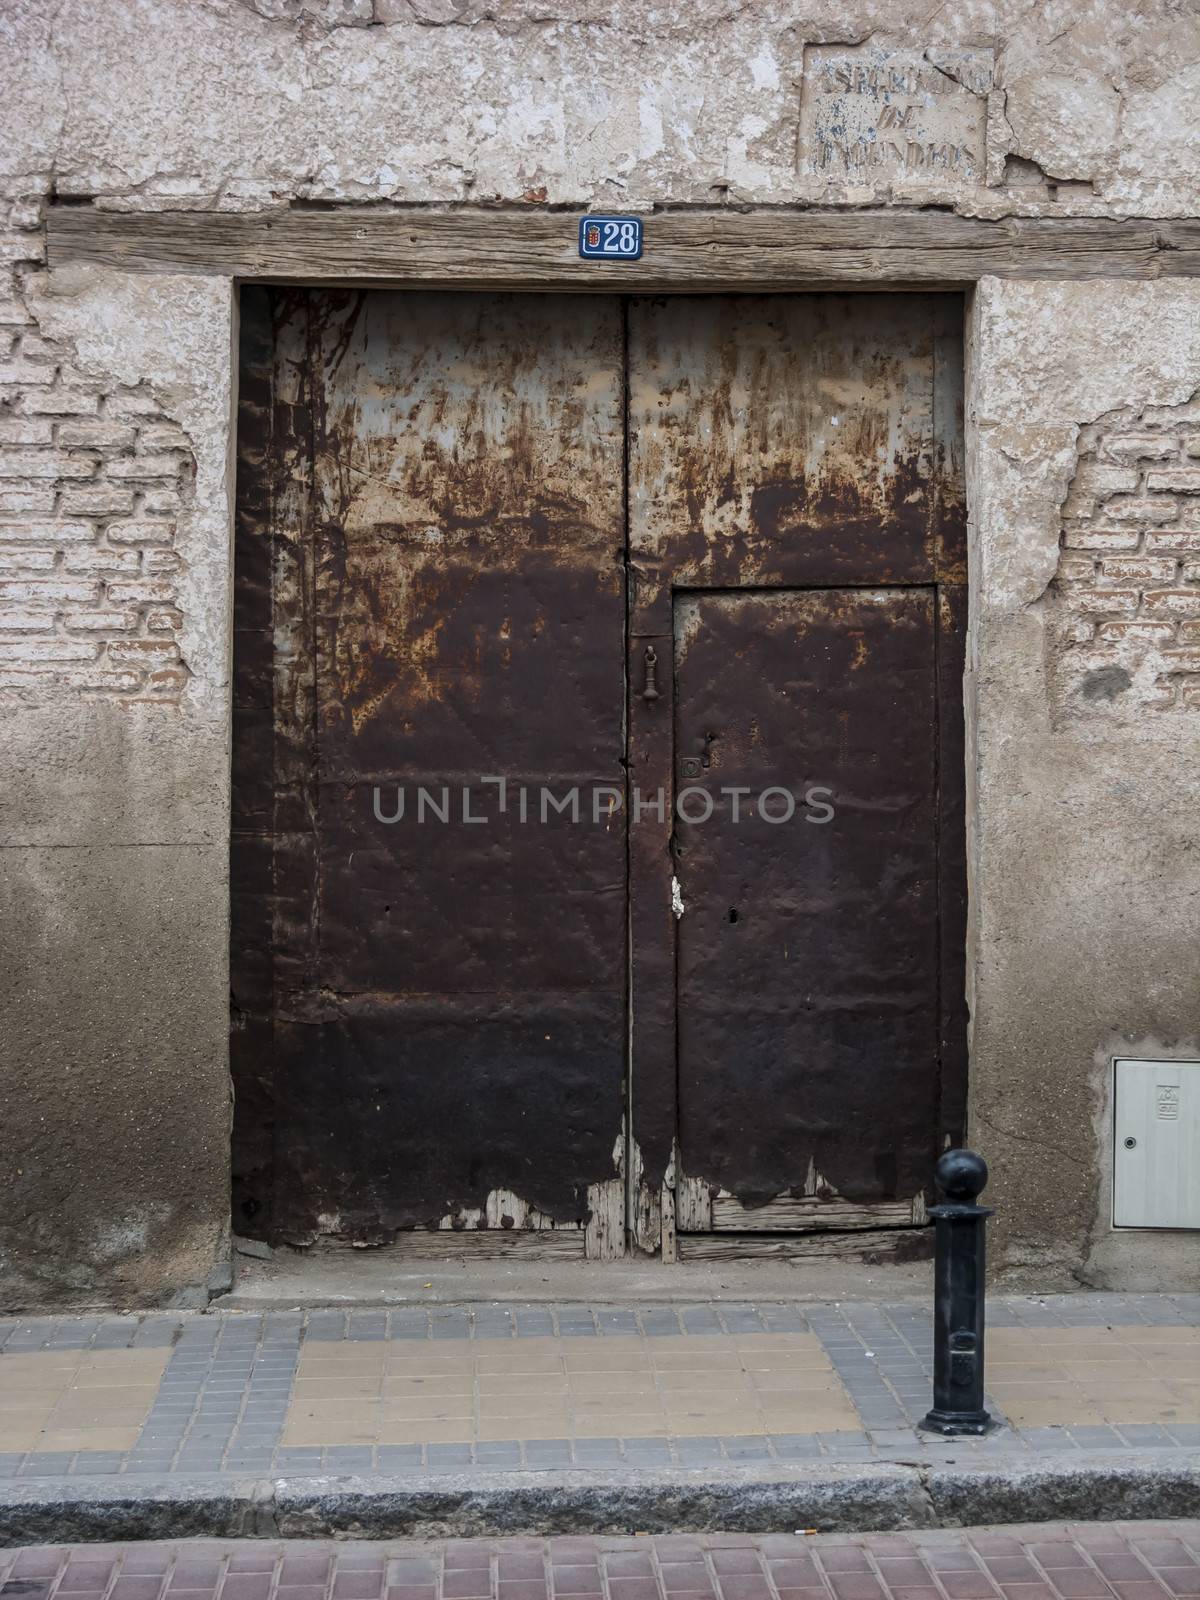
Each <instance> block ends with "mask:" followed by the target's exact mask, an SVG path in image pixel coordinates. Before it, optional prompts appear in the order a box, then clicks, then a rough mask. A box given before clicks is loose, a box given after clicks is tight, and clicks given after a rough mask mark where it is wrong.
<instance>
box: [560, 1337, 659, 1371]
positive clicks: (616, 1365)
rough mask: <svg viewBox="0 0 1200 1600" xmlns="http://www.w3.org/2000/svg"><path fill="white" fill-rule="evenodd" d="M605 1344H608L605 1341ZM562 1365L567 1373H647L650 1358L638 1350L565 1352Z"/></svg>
mask: <svg viewBox="0 0 1200 1600" xmlns="http://www.w3.org/2000/svg"><path fill="white" fill-rule="evenodd" d="M604 1342H605V1344H607V1343H608V1340H607V1339H606V1340H605V1341H604ZM562 1359H563V1365H564V1367H565V1368H566V1370H567V1371H568V1372H649V1371H650V1370H651V1367H650V1358H649V1356H647V1355H646V1354H645V1353H644V1352H643V1351H640V1350H607V1349H603V1348H601V1349H598V1350H583V1351H579V1352H576V1351H574V1350H565V1351H564V1352H563V1358H562Z"/></svg>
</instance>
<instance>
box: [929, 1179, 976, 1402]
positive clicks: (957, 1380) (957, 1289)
mask: <svg viewBox="0 0 1200 1600" xmlns="http://www.w3.org/2000/svg"><path fill="white" fill-rule="evenodd" d="M934 1177H935V1178H936V1179H937V1183H938V1187H939V1188H940V1189H941V1190H942V1191H943V1193H944V1194H945V1196H946V1199H945V1201H944V1202H943V1203H942V1204H941V1205H937V1206H930V1208H929V1215H930V1216H931V1217H933V1218H934V1221H935V1224H936V1233H935V1235H934V1267H933V1410H932V1411H930V1412H929V1413H928V1414H927V1416H926V1417H925V1419H924V1421H923V1422H922V1423H921V1426H922V1427H923V1428H929V1429H930V1430H931V1431H932V1432H934V1433H986V1432H987V1430H988V1427H989V1426H990V1424H991V1420H992V1419H991V1418H990V1417H989V1416H988V1414H987V1412H986V1411H985V1410H984V1409H983V1308H984V1226H985V1224H986V1222H987V1219H988V1218H989V1217H990V1216H991V1215H992V1213H991V1211H990V1210H989V1209H988V1207H987V1206H980V1205H976V1204H975V1201H976V1198H977V1197H978V1196H979V1195H980V1194H981V1193H982V1191H983V1188H984V1185H985V1184H986V1183H987V1179H988V1169H987V1162H986V1161H984V1159H983V1157H982V1156H977V1155H976V1154H975V1152H974V1151H973V1150H947V1151H946V1153H945V1154H944V1155H943V1156H942V1158H941V1159H940V1160H939V1162H938V1164H937V1166H936V1167H935V1168H934Z"/></svg>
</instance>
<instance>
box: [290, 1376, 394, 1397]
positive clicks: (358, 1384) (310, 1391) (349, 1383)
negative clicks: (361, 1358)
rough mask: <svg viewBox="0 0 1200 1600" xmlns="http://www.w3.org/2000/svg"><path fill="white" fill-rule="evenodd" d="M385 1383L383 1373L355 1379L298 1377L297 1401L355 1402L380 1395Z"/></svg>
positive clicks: (296, 1386) (296, 1387)
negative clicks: (354, 1400)
mask: <svg viewBox="0 0 1200 1600" xmlns="http://www.w3.org/2000/svg"><path fill="white" fill-rule="evenodd" d="M383 1381H384V1380H383V1375H382V1374H381V1373H376V1374H374V1375H373V1376H371V1377H368V1376H367V1375H366V1374H362V1375H360V1376H358V1377H354V1378H306V1377H297V1379H296V1385H295V1395H296V1398H297V1400H353V1399H356V1398H359V1397H363V1398H365V1397H368V1396H371V1395H377V1394H379V1393H380V1388H381V1385H382V1384H383Z"/></svg>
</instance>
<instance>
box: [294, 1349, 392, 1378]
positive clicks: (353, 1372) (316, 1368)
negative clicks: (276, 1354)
mask: <svg viewBox="0 0 1200 1600" xmlns="http://www.w3.org/2000/svg"><path fill="white" fill-rule="evenodd" d="M383 1372H384V1361H383V1358H382V1357H380V1358H379V1359H378V1360H376V1361H369V1360H355V1361H321V1360H317V1361H313V1360H310V1359H309V1357H308V1356H306V1355H304V1353H303V1352H301V1355H300V1360H299V1362H298V1363H297V1365H296V1376H297V1378H304V1379H312V1380H314V1381H316V1380H324V1381H328V1382H350V1381H352V1380H353V1379H354V1378H379V1377H382V1375H383Z"/></svg>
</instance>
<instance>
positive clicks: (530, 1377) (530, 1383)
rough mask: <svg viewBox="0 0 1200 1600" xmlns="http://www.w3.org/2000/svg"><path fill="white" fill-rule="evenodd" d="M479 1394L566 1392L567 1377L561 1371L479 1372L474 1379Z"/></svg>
mask: <svg viewBox="0 0 1200 1600" xmlns="http://www.w3.org/2000/svg"><path fill="white" fill-rule="evenodd" d="M476 1381H477V1383H478V1385H479V1393H480V1395H497V1394H528V1395H539V1394H566V1392H567V1379H566V1375H565V1374H562V1373H549V1372H481V1373H480V1374H479V1377H478V1379H477V1380H476Z"/></svg>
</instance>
